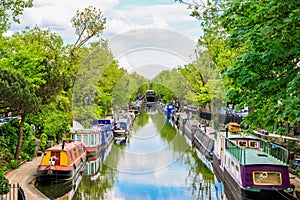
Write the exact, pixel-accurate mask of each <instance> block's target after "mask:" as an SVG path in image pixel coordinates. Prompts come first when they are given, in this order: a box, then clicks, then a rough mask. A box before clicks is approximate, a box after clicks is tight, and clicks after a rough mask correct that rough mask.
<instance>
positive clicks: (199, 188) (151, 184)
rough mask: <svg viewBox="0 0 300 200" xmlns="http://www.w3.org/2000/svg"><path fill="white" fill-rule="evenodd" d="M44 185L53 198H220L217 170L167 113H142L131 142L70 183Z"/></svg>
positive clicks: (112, 147)
mask: <svg viewBox="0 0 300 200" xmlns="http://www.w3.org/2000/svg"><path fill="white" fill-rule="evenodd" d="M63 188H64V189H63ZM62 189H63V190H64V191H61V190H62ZM40 190H44V191H43V192H44V193H47V194H46V195H47V196H49V197H50V198H52V199H56V198H58V197H60V198H61V199H62V198H63V197H67V198H69V199H70V198H72V199H78V200H81V199H91V200H94V199H105V200H107V199H122V200H126V199H129V200H132V199H143V200H148V199H149V200H156V199H168V200H169V199H185V200H188V199H193V200H194V199H211V200H214V199H219V198H220V197H219V194H218V192H217V190H216V187H215V177H214V175H213V173H212V172H211V171H210V170H209V169H208V168H206V166H205V165H204V164H203V163H202V162H201V161H200V160H199V159H198V157H197V154H196V153H195V150H194V149H192V148H191V147H190V146H189V145H188V143H187V142H186V139H185V138H184V137H183V136H182V135H181V134H179V133H178V132H177V131H176V130H175V129H174V128H172V127H171V126H170V125H168V124H167V123H166V119H165V116H164V115H163V114H161V113H148V112H141V113H140V115H139V116H138V117H137V118H136V120H135V123H134V126H133V128H132V131H131V136H130V138H129V140H128V142H127V144H125V145H117V144H111V145H110V146H108V147H107V148H106V149H104V150H102V152H101V154H100V155H99V157H97V158H95V159H92V160H90V161H89V162H88V163H87V165H86V169H85V172H84V173H83V174H82V176H81V175H80V176H78V177H76V179H74V180H73V181H72V182H71V183H70V184H69V185H55V186H47V188H40ZM223 199H226V197H224V196H223Z"/></svg>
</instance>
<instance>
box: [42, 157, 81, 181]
mask: <svg viewBox="0 0 300 200" xmlns="http://www.w3.org/2000/svg"><path fill="white" fill-rule="evenodd" d="M85 164H86V161H85V160H82V162H80V163H79V164H77V165H73V168H72V169H71V170H61V169H59V170H57V167H56V166H50V167H46V166H39V167H38V170H37V178H36V181H37V182H38V183H44V184H45V183H49V184H52V183H61V182H66V181H70V180H72V179H73V178H74V177H75V176H76V175H77V174H78V173H79V172H83V170H84V167H85Z"/></svg>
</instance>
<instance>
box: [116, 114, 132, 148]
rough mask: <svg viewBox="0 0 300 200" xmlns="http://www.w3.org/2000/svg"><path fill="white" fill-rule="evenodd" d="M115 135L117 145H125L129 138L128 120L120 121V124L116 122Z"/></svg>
mask: <svg viewBox="0 0 300 200" xmlns="http://www.w3.org/2000/svg"><path fill="white" fill-rule="evenodd" d="M113 133H114V143H115V144H125V143H126V141H127V138H128V136H129V130H128V124H127V122H126V120H122V119H120V120H119V121H118V122H115V123H114V127H113Z"/></svg>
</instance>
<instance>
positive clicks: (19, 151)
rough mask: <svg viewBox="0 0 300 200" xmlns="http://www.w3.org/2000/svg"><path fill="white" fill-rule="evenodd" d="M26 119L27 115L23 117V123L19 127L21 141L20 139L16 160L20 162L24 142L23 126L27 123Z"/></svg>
mask: <svg viewBox="0 0 300 200" xmlns="http://www.w3.org/2000/svg"><path fill="white" fill-rule="evenodd" d="M25 117H26V115H21V122H20V125H19V139H18V146H17V149H16V154H15V160H16V161H18V160H19V156H20V153H21V148H22V140H23V126H24V123H25Z"/></svg>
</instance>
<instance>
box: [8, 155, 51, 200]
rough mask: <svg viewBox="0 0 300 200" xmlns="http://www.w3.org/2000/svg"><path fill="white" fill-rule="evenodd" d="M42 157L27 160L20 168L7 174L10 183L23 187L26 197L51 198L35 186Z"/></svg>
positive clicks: (32, 198) (31, 198)
mask: <svg viewBox="0 0 300 200" xmlns="http://www.w3.org/2000/svg"><path fill="white" fill-rule="evenodd" d="M41 159H42V157H41V156H40V157H36V158H34V159H33V160H32V161H30V162H26V163H24V164H22V165H21V166H20V168H18V169H15V170H13V171H10V172H8V173H6V174H5V177H6V178H7V179H8V180H9V182H10V184H17V183H19V185H20V186H21V187H22V189H23V191H24V193H25V197H26V199H28V200H38V199H49V198H48V197H46V196H45V195H44V194H43V193H41V192H40V191H39V190H38V189H36V188H35V187H34V180H35V175H36V169H37V167H38V165H39V164H40V162H41Z"/></svg>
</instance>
